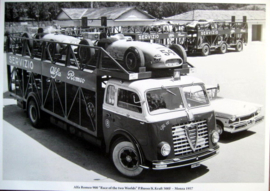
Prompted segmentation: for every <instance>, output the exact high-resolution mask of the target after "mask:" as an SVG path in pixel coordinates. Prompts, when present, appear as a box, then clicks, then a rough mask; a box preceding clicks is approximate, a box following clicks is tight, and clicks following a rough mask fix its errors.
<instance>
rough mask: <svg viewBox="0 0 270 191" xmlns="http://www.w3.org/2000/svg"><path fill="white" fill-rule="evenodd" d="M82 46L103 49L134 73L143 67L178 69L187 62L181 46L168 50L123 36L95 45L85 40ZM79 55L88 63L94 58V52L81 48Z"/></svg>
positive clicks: (107, 39) (117, 35) (114, 36)
mask: <svg viewBox="0 0 270 191" xmlns="http://www.w3.org/2000/svg"><path fill="white" fill-rule="evenodd" d="M80 44H84V45H90V46H93V45H94V46H99V47H102V48H103V49H104V50H106V51H107V52H108V53H109V55H110V56H111V57H113V58H114V59H115V60H117V61H118V62H119V63H120V64H121V65H122V66H123V67H124V68H125V69H127V70H128V71H134V72H137V71H139V68H140V67H143V66H145V67H146V69H164V68H177V67H180V66H181V65H182V64H183V63H184V62H186V61H187V60H186V59H187V58H186V52H185V50H184V48H183V47H182V46H180V45H176V44H174V45H171V46H170V47H169V48H168V47H166V46H163V45H161V44H156V43H149V42H141V41H130V40H127V38H125V37H124V35H123V34H116V35H113V36H111V37H107V38H102V39H100V40H97V41H95V42H94V43H93V42H92V41H91V40H89V39H83V40H82V41H81V42H80ZM85 51H86V52H85ZM78 55H79V57H80V58H81V59H82V60H86V61H87V60H89V59H90V57H91V56H93V51H89V48H88V49H87V48H80V49H79V50H78Z"/></svg>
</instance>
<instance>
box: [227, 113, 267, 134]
mask: <svg viewBox="0 0 270 191" xmlns="http://www.w3.org/2000/svg"><path fill="white" fill-rule="evenodd" d="M263 119H264V116H255V117H252V118H250V119H247V120H243V121H236V122H234V123H231V124H230V125H229V126H225V127H224V131H226V132H229V133H237V132H240V131H244V130H247V129H249V128H251V127H253V126H254V125H256V124H258V123H259V122H262V121H263Z"/></svg>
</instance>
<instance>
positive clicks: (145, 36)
mask: <svg viewBox="0 0 270 191" xmlns="http://www.w3.org/2000/svg"><path fill="white" fill-rule="evenodd" d="M138 37H139V40H151V39H159V35H158V34H141V35H139V36H138Z"/></svg>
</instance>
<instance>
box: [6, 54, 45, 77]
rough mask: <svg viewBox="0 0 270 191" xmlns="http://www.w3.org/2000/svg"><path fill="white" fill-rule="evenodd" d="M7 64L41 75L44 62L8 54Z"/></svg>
mask: <svg viewBox="0 0 270 191" xmlns="http://www.w3.org/2000/svg"><path fill="white" fill-rule="evenodd" d="M7 64H8V65H11V66H14V67H17V68H21V69H24V70H28V71H32V72H35V73H39V74H40V73H41V67H42V62H41V61H39V60H34V59H31V58H27V57H23V56H20V55H13V54H9V53H7Z"/></svg>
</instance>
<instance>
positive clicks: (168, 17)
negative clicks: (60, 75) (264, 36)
mask: <svg viewBox="0 0 270 191" xmlns="http://www.w3.org/2000/svg"><path fill="white" fill-rule="evenodd" d="M194 11H245V12H246V11H261V12H266V11H265V10H221V9H217V10H209V9H195V10H191V11H187V12H184V13H180V14H177V15H173V16H170V17H164V19H170V20H176V19H172V18H171V17H176V16H178V15H183V14H187V13H189V12H194ZM177 20H178V19H177ZM264 20H265V19H264ZM183 21H185V20H183ZM188 21H190V20H188Z"/></svg>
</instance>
